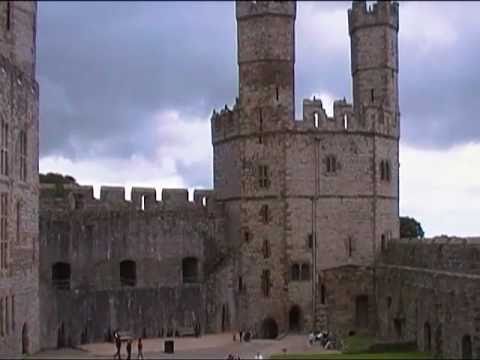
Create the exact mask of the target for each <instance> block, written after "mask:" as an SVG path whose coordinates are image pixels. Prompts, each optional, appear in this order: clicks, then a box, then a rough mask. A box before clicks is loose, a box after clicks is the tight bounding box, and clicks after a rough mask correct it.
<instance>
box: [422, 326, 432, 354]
mask: <svg viewBox="0 0 480 360" xmlns="http://www.w3.org/2000/svg"><path fill="white" fill-rule="evenodd" d="M423 349H424V350H425V351H426V352H430V351H432V329H431V328H430V324H429V323H428V322H426V323H425V325H424V326H423Z"/></svg>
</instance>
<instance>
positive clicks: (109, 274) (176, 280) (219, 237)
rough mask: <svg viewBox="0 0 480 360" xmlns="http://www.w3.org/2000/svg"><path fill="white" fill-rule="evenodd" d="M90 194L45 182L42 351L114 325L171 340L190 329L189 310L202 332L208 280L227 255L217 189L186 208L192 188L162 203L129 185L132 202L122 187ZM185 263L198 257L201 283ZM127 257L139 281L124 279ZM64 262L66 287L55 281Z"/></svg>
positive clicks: (100, 335) (168, 194)
mask: <svg viewBox="0 0 480 360" xmlns="http://www.w3.org/2000/svg"><path fill="white" fill-rule="evenodd" d="M91 190H92V189H91V187H85V186H81V187H80V186H76V185H66V186H63V187H60V188H59V187H56V186H53V185H44V186H42V196H41V202H40V203H41V213H40V235H41V239H40V259H41V260H40V287H41V290H42V292H41V299H42V311H41V316H42V327H41V330H42V347H43V348H53V347H56V346H57V345H59V344H64V345H76V344H79V343H81V342H88V341H103V340H104V339H105V336H106V334H108V333H109V332H110V333H112V332H113V331H114V330H115V329H117V328H118V329H120V330H124V331H132V332H133V333H134V334H136V335H137V336H140V335H145V336H158V335H160V334H162V333H163V334H164V335H166V333H167V332H168V331H169V330H172V331H173V330H175V329H177V330H178V329H180V328H183V327H191V326H192V314H194V316H195V319H196V320H197V321H198V322H199V323H200V324H201V327H202V331H205V329H206V324H205V316H206V300H205V291H206V290H205V283H206V282H207V281H208V279H209V277H210V276H212V275H211V274H212V272H213V271H218V268H219V267H217V268H216V269H213V267H212V264H215V262H218V258H219V257H220V258H221V256H222V254H223V253H222V251H223V250H224V247H222V244H221V243H222V241H223V238H224V234H223V224H222V221H223V220H222V217H221V214H220V212H219V211H218V209H216V208H215V207H214V206H213V205H212V204H213V202H212V198H211V192H207V191H196V192H195V199H194V200H195V201H194V202H189V201H188V193H187V191H186V190H182V189H173V190H168V189H164V190H163V192H162V201H158V202H157V201H156V200H155V197H156V195H155V190H154V189H138V188H133V189H132V196H131V198H132V201H126V200H125V198H124V192H125V190H124V189H123V188H111V187H110V188H109V187H102V189H101V198H100V199H99V200H97V199H94V198H93V197H92V196H90V195H91V194H92V192H91ZM142 194H146V195H142ZM142 196H144V200H143V208H142ZM187 258H194V259H196V261H197V263H196V265H195V267H196V269H197V275H196V276H194V277H195V279H190V277H192V275H191V274H190V275H189V274H187V273H186V271H187V270H185V265H184V261H185V259H187ZM125 260H128V261H133V262H134V263H135V271H134V273H135V276H134V277H135V282H134V284H125V280H126V278H125V274H124V275H122V274H121V270H120V269H121V262H123V261H125ZM58 263H63V264H68V266H69V269H70V275H69V276H68V283H69V285H68V286H67V288H65V286H66V285H65V278H64V277H62V279H60V280H59V278H58V277H55V275H54V274H55V270H54V268H55V266H56V264H58ZM221 266H222V265H221V264H220V268H221ZM129 276H130V275H129ZM127 280H128V279H127ZM217 286H220V285H219V284H217ZM219 291H220V290H219ZM218 301H219V302H220V303H223V300H222V299H220V298H219V299H218ZM214 306H215V304H214ZM214 330H217V331H218V329H214Z"/></svg>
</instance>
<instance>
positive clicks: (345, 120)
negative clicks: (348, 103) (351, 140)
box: [343, 114, 348, 129]
mask: <svg viewBox="0 0 480 360" xmlns="http://www.w3.org/2000/svg"><path fill="white" fill-rule="evenodd" d="M343 128H344V129H348V117H347V114H343Z"/></svg>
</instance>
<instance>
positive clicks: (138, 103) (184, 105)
mask: <svg viewBox="0 0 480 360" xmlns="http://www.w3.org/2000/svg"><path fill="white" fill-rule="evenodd" d="M349 5H350V3H346V2H339V3H334V2H333V3H324V2H318V3H314V6H310V10H309V11H312V12H315V13H321V12H332V11H333V12H334V11H337V12H338V11H342V12H343V15H342V17H341V19H340V20H339V21H345V22H346V21H347V13H346V9H347V7H348V6H349ZM303 6H306V5H305V4H299V11H298V16H297V38H296V48H297V61H296V92H297V99H296V103H297V107H298V105H299V104H300V103H301V98H302V97H309V96H310V95H311V94H312V93H313V92H322V91H324V92H328V93H330V94H332V95H334V96H335V97H338V98H343V97H344V96H345V97H346V98H347V99H351V78H350V50H349V46H348V32H347V30H346V26H345V33H342V34H338V33H337V32H335V31H332V32H331V34H329V33H325V34H322V36H323V38H322V37H312V36H309V34H310V33H308V34H307V33H306V32H300V31H299V30H298V29H299V23H300V22H302V21H305V19H306V17H307V15H308V14H305V13H302V9H301V7H303ZM409 6H410V5H409ZM458 6H461V5H458ZM339 9H340V10H339ZM310 15H311V14H310ZM400 16H401V17H402V5H401V7H400ZM400 24H401V25H400V26H402V18H401V20H400ZM316 25H317V24H312V26H316ZM318 25H319V26H320V25H321V24H318ZM235 26H236V24H235V18H234V4H233V3H232V2H197V3H194V2H191V3H190V2H147V3H138V2H137V3H134V2H125V3H123V2H115V3H105V2H101V3H100V2H65V3H62V2H51V3H50V2H40V3H39V20H38V70H37V72H38V78H39V81H40V85H41V154H42V156H46V155H48V154H52V153H53V154H62V155H63V156H66V157H70V158H74V157H95V156H99V155H102V156H111V157H127V156H129V155H131V154H133V153H141V154H144V155H147V156H148V155H149V154H152V153H153V152H154V149H155V144H156V143H158V142H161V141H162V139H161V135H160V138H158V136H159V135H158V133H157V132H155V131H152V128H153V127H154V125H155V124H154V123H153V121H154V120H153V118H154V117H153V116H152V114H153V113H154V112H156V111H161V110H176V111H180V112H182V113H183V114H187V115H188V114H191V115H192V116H196V117H198V116H200V117H205V118H206V117H208V116H209V114H210V113H211V110H212V109H213V108H214V107H216V108H219V107H223V104H225V103H228V104H231V103H232V102H233V100H234V98H235V96H236V92H237V68H236V39H235V36H236V31H235ZM425 26H428V24H426V25H425ZM458 30H459V31H460V32H461V31H463V32H464V33H461V36H459V38H458V41H457V42H456V43H454V44H453V45H452V46H451V47H450V48H449V49H447V50H444V51H445V53H443V54H440V53H433V55H431V56H424V57H419V56H413V55H415V54H413V53H412V52H413V51H415V50H414V49H413V48H411V47H410V45H411V44H410V43H408V42H404V41H403V40H402V36H400V101H401V112H402V135H403V138H404V140H406V141H408V142H410V143H412V144H415V145H420V146H429V147H432V146H433V147H446V146H449V145H452V144H455V143H461V142H465V141H470V140H476V139H478V138H479V137H480V125H479V122H478V121H477V120H476V117H475V115H476V101H477V100H476V96H477V95H476V93H477V92H478V89H479V85H480V73H479V72H476V71H474V70H475V69H476V68H477V66H476V64H475V61H476V59H478V55H479V51H480V45H477V44H478V42H475V39H476V37H477V36H478V30H475V29H474V28H468V27H467V28H460V29H458ZM401 31H402V29H401ZM328 36H335V37H342V38H339V40H338V41H339V42H341V43H342V45H341V46H340V47H339V50H337V51H332V50H331V49H329V48H328V47H322V46H321V44H322V42H325V41H326V40H329V41H330V42H332V39H327V38H326V37H328ZM334 41H336V40H334ZM312 45H320V46H312ZM298 110H300V109H298ZM299 112H301V111H297V113H299ZM186 118H188V116H186ZM205 146H209V144H208V143H206V145H205ZM178 166H179V168H181V169H182V171H183V172H185V174H195V173H196V168H197V165H195V166H193V167H191V169H187V168H186V167H185V166H183V165H182V164H179V165H178ZM194 167H195V169H194ZM203 172H204V171H203ZM192 176H193V175H192ZM193 182H195V179H192V183H193Z"/></svg>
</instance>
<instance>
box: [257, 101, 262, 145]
mask: <svg viewBox="0 0 480 360" xmlns="http://www.w3.org/2000/svg"><path fill="white" fill-rule="evenodd" d="M258 127H259V131H260V134H261V133H263V115H262V108H259V109H258ZM258 143H259V144H263V136H262V135H260V136H259V137H258Z"/></svg>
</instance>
